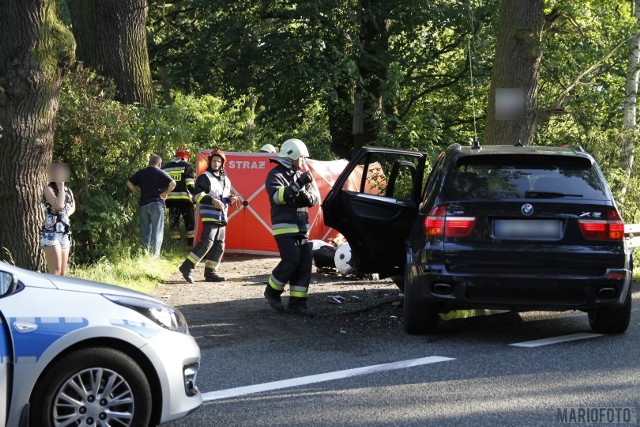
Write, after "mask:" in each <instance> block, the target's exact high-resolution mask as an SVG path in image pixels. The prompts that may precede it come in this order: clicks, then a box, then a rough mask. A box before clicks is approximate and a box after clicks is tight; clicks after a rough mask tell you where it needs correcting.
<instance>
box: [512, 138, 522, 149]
mask: <svg viewBox="0 0 640 427" xmlns="http://www.w3.org/2000/svg"><path fill="white" fill-rule="evenodd" d="M513 146H514V147H524V145H522V140H521V139H519V140H518V142H516V143H515V144H513Z"/></svg>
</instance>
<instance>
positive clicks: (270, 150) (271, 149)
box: [260, 144, 276, 154]
mask: <svg viewBox="0 0 640 427" xmlns="http://www.w3.org/2000/svg"><path fill="white" fill-rule="evenodd" d="M260 151H261V152H263V153H270V154H271V153H275V152H276V147H274V146H273V145H271V144H264V145H263V146H262V147H260Z"/></svg>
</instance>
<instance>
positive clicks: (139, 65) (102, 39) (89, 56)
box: [67, 0, 154, 105]
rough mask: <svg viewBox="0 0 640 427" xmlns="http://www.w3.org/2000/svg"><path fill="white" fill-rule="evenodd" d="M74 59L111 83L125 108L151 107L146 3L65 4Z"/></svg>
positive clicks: (91, 0)
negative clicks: (73, 41)
mask: <svg viewBox="0 0 640 427" xmlns="http://www.w3.org/2000/svg"><path fill="white" fill-rule="evenodd" d="M67 3H68V5H69V11H70V13H71V21H72V23H73V34H74V36H75V38H76V43H77V44H78V49H77V58H78V60H80V61H82V62H83V63H84V65H85V66H87V67H89V68H93V69H95V70H98V71H99V72H100V73H101V74H102V75H104V76H105V77H108V78H110V79H113V81H114V83H115V85H116V88H117V95H116V98H117V99H118V100H119V101H122V102H124V103H126V104H134V103H139V104H143V105H151V104H152V103H153V98H154V97H153V87H152V84H151V69H150V66H149V53H148V50H147V28H146V23H147V13H148V7H147V0H67Z"/></svg>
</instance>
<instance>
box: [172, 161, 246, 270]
mask: <svg viewBox="0 0 640 427" xmlns="http://www.w3.org/2000/svg"><path fill="white" fill-rule="evenodd" d="M226 159H227V157H226V156H225V154H224V152H223V151H222V150H220V149H215V150H213V151H212V152H211V154H209V161H208V165H209V166H208V167H207V170H206V171H205V172H204V173H203V174H202V175H200V176H199V177H198V179H197V180H196V184H195V190H194V194H193V201H194V203H196V204H197V206H198V208H199V212H200V218H201V219H202V234H201V236H200V240H199V241H198V243H197V244H196V245H195V246H194V248H193V250H192V251H191V252H190V253H189V255H188V256H187V259H185V260H184V262H183V263H182V265H180V272H181V273H182V277H184V279H185V280H186V281H187V282H188V283H193V276H192V272H193V270H194V269H195V266H196V265H197V264H198V263H199V262H200V261H201V260H203V259H204V260H205V268H204V278H205V280H206V281H207V282H222V281H224V280H225V278H224V277H223V276H220V275H219V274H218V267H219V266H220V261H221V260H222V255H223V254H224V240H225V234H226V225H227V209H228V207H229V205H230V204H231V203H233V202H234V201H235V200H236V196H235V195H233V194H231V181H229V178H228V177H227V174H226V172H225V170H224V164H225V161H226Z"/></svg>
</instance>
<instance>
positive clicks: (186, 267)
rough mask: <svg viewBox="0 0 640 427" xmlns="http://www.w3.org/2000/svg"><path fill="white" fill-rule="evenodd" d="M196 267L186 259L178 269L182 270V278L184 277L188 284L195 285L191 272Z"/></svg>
mask: <svg viewBox="0 0 640 427" xmlns="http://www.w3.org/2000/svg"><path fill="white" fill-rule="evenodd" d="M194 267H195V265H193V263H192V262H191V261H189V260H188V259H185V260H184V262H183V263H182V264H180V267H178V270H180V273H182V277H184V280H186V281H187V283H193V277H192V276H191V271H193V268H194Z"/></svg>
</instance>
